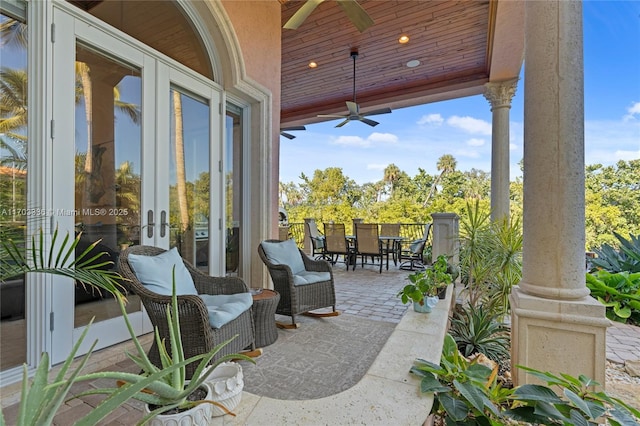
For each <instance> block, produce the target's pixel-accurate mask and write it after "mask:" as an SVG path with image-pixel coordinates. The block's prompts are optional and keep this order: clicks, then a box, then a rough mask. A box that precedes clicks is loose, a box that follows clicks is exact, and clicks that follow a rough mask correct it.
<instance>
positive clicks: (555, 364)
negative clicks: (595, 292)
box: [510, 286, 611, 389]
mask: <svg viewBox="0 0 640 426" xmlns="http://www.w3.org/2000/svg"><path fill="white" fill-rule="evenodd" d="M510 302H511V370H512V371H511V375H512V379H513V383H514V385H515V386H519V385H523V384H526V383H539V381H538V380H537V379H535V378H534V377H533V376H531V375H529V374H527V373H526V372H525V371H523V370H521V369H518V368H516V365H525V366H527V367H530V368H535V369H537V370H542V371H549V372H552V373H554V374H557V373H567V374H570V375H572V376H575V377H577V376H579V375H580V374H583V375H585V376H587V377H589V378H592V379H594V380H595V381H597V382H598V383H600V384H601V388H602V389H604V385H605V364H606V340H605V339H606V331H607V327H608V326H609V325H610V324H611V323H610V321H609V320H608V319H607V318H606V317H605V307H604V306H603V305H602V304H601V303H600V302H598V301H597V300H595V299H593V298H592V297H585V298H583V299H579V300H568V301H567V300H554V299H543V298H541V297H537V296H532V295H529V294H526V293H524V292H523V291H522V289H520V288H519V287H518V286H516V287H514V288H513V290H512V291H511V296H510Z"/></svg>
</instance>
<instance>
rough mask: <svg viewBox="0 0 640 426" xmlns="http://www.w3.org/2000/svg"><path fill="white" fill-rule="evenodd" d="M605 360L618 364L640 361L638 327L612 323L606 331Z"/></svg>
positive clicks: (639, 334) (639, 333)
mask: <svg viewBox="0 0 640 426" xmlns="http://www.w3.org/2000/svg"><path fill="white" fill-rule="evenodd" d="M607 359H608V360H609V361H611V362H615V363H618V364H624V362H625V361H629V360H637V359H640V327H634V326H631V325H628V324H621V323H617V322H613V323H612V325H611V327H609V328H608V329H607Z"/></svg>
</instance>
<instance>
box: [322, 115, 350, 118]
mask: <svg viewBox="0 0 640 426" xmlns="http://www.w3.org/2000/svg"><path fill="white" fill-rule="evenodd" d="M316 117H320V118H345V117H346V115H344V114H318V115H317V116H316Z"/></svg>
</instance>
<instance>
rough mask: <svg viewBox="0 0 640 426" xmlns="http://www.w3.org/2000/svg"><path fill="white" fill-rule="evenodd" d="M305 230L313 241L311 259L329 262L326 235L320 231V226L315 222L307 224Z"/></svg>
mask: <svg viewBox="0 0 640 426" xmlns="http://www.w3.org/2000/svg"><path fill="white" fill-rule="evenodd" d="M304 228H305V231H306V233H307V235H309V238H310V239H311V257H313V258H314V259H316V260H317V259H324V260H328V259H327V256H326V255H325V241H324V235H322V234H321V233H320V231H319V230H318V225H317V224H316V222H315V221H311V222H305V223H304Z"/></svg>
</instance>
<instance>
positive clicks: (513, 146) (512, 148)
mask: <svg viewBox="0 0 640 426" xmlns="http://www.w3.org/2000/svg"><path fill="white" fill-rule="evenodd" d="M516 149H518V145H516V144H515V143H510V144H509V151H515V150H516Z"/></svg>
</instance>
